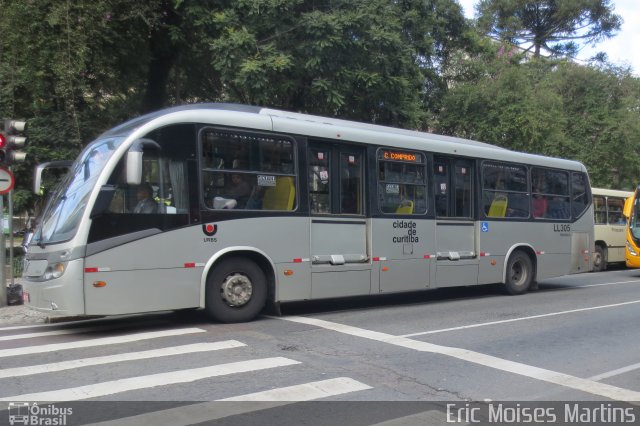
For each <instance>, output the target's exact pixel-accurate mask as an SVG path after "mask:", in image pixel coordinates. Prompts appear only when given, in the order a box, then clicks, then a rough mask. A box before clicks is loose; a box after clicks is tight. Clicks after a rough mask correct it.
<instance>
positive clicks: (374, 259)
mask: <svg viewBox="0 0 640 426" xmlns="http://www.w3.org/2000/svg"><path fill="white" fill-rule="evenodd" d="M371 260H373V261H374V262H384V261H385V260H387V258H386V257H374V258H372V259H371Z"/></svg>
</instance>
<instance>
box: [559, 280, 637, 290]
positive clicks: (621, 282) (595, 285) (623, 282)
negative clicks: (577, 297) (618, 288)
mask: <svg viewBox="0 0 640 426" xmlns="http://www.w3.org/2000/svg"><path fill="white" fill-rule="evenodd" d="M639 282H640V281H639V280H632V281H618V282H615V283H601V284H584V285H575V286H571V288H586V287H601V286H605V285H619V284H629V283H639Z"/></svg>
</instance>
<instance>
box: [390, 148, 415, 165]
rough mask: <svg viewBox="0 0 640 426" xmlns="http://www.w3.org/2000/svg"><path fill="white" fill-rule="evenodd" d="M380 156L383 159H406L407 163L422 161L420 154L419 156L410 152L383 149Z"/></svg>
mask: <svg viewBox="0 0 640 426" xmlns="http://www.w3.org/2000/svg"><path fill="white" fill-rule="evenodd" d="M382 158H383V159H385V160H393V161H406V162H409V163H422V156H419V155H417V154H414V153H412V152H402V151H389V150H384V151H382Z"/></svg>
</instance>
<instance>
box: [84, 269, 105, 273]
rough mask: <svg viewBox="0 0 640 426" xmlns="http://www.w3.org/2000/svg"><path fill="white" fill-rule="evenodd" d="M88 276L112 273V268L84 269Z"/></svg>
mask: <svg viewBox="0 0 640 426" xmlns="http://www.w3.org/2000/svg"><path fill="white" fill-rule="evenodd" d="M84 272H85V273H86V274H92V273H95V272H111V268H84Z"/></svg>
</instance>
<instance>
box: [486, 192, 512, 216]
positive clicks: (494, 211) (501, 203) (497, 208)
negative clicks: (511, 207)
mask: <svg viewBox="0 0 640 426" xmlns="http://www.w3.org/2000/svg"><path fill="white" fill-rule="evenodd" d="M507 203H508V200H507V197H505V196H504V195H498V196H496V197H495V198H494V199H493V201H492V202H491V207H489V213H487V216H489V217H505V216H506V214H507Z"/></svg>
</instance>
